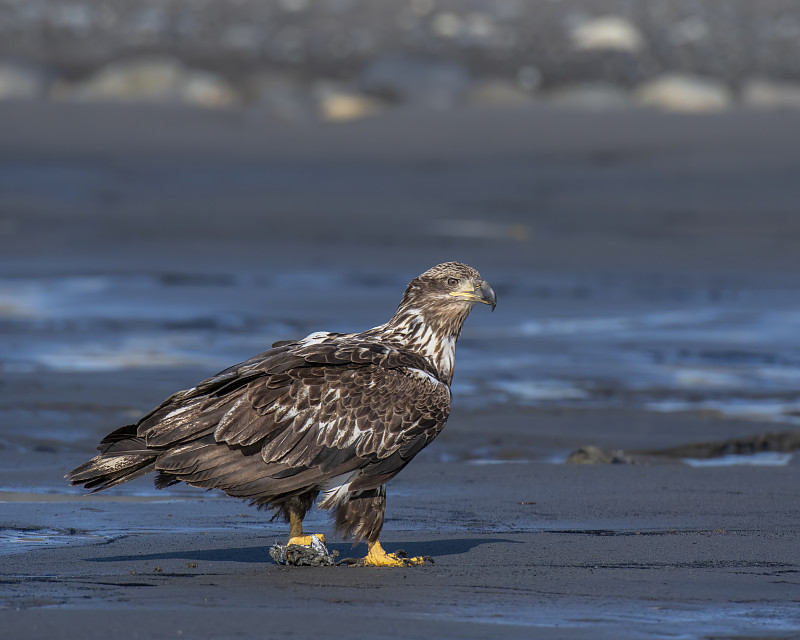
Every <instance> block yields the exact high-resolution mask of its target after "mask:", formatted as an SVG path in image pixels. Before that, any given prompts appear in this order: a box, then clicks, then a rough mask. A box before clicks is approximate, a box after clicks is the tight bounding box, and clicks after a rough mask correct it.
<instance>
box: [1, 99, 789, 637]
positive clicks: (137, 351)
mask: <svg viewBox="0 0 800 640" xmlns="http://www.w3.org/2000/svg"><path fill="white" fill-rule="evenodd" d="M0 122H1V123H2V125H3V126H2V129H3V135H2V138H0V234H1V235H0V241H2V246H3V251H2V254H1V255H0V278H1V279H2V290H0V294H2V298H0V333H2V335H3V341H4V344H6V345H8V346H7V348H5V349H4V351H5V355H4V356H2V358H0V469H2V483H0V514H2V515H1V516H0V529H2V531H0V533H1V534H2V537H0V543H1V544H0V547H1V549H0V552H1V553H2V555H0V616H1V617H2V628H3V632H2V633H3V635H4V637H9V638H50V639H55V638H75V637H81V638H108V637H110V634H112V632H113V635H114V637H117V638H135V637H156V638H174V637H195V638H199V637H208V638H236V637H249V636H258V637H298V638H306V637H312V636H313V637H324V638H339V637H348V638H422V637H427V638H490V637H491V638H506V637H508V638H529V637H545V638H669V637H681V638H754V637H768V638H793V637H799V636H800V553H798V549H800V533H798V529H797V522H798V518H800V492H799V491H798V487H800V460H799V459H798V454H797V453H796V452H795V453H794V454H792V453H791V452H775V451H773V452H770V451H767V452H763V453H764V454H765V455H763V456H759V455H756V456H750V457H748V456H743V457H738V458H737V457H736V456H733V457H728V458H725V459H720V460H717V461H716V462H717V463H716V464H715V463H714V462H713V461H712V462H709V461H705V463H704V462H702V461H700V462H698V461H696V460H694V461H689V462H686V461H683V460H680V459H659V460H653V461H647V462H646V463H643V464H597V465H574V464H565V463H564V460H565V459H566V457H567V455H568V454H569V452H570V451H572V450H574V449H576V448H578V447H580V446H584V445H596V446H599V447H601V448H603V449H606V450H618V449H622V450H625V451H638V450H649V449H658V448H666V447H673V446H677V445H682V444H686V443H691V442H712V441H723V440H728V439H731V438H746V437H749V436H754V435H757V434H764V433H767V432H777V431H796V429H797V426H796V425H797V416H798V407H797V401H798V396H797V384H798V382H800V374H799V373H798V371H800V343H798V338H797V337H796V335H795V334H796V333H797V332H796V326H797V325H796V322H797V318H798V317H800V303H798V300H799V299H800V298H798V293H800V292H799V291H798V282H800V280H799V279H798V277H797V276H798V272H799V271H800V253H798V251H797V246H798V239H800V218H798V216H797V204H798V202H800V182H798V180H797V170H798V167H800V145H798V144H797V132H798V131H800V128H798V125H799V124H800V122H798V119H797V116H795V115H792V114H780V113H778V114H772V115H765V114H756V113H747V112H737V111H734V112H730V113H726V114H721V115H717V116H713V117H702V116H674V115H671V116H670V115H664V114H658V113H650V112H644V111H635V112H613V113H602V114H598V113H586V112H570V111H550V110H545V109H531V110H527V109H526V110H510V111H502V112H486V111H471V110H462V111H453V112H441V113H437V112H415V111H404V110H398V111H395V112H392V113H390V114H387V115H385V116H381V117H379V118H376V119H374V120H364V121H360V122H356V123H351V124H346V125H308V126H302V127H287V126H286V125H282V124H280V123H275V122H270V121H265V120H262V119H260V118H259V117H258V115H257V114H256V113H253V112H250V111H235V110H231V111H219V112H213V113H212V112H203V111H192V110H183V109H178V108H155V107H152V108H147V109H142V108H129V107H103V106H88V105H86V106H80V107H78V106H74V105H73V106H70V105H54V104H49V105H48V104H41V103H32V104H25V103H16V104H14V103H7V104H2V105H0ZM447 259H460V260H464V261H466V262H469V263H471V264H473V265H474V266H476V267H477V268H479V269H480V270H481V272H482V274H483V276H484V277H486V278H487V279H488V280H489V281H490V282H491V283H492V284H493V286H494V287H495V289H496V291H497V294H498V307H497V310H496V312H495V313H494V314H489V313H481V312H483V311H485V310H484V309H476V310H475V312H474V313H473V315H472V317H471V318H470V319H469V321H468V323H467V326H466V328H465V331H464V335H463V338H462V342H461V343H460V345H459V347H460V348H459V353H458V355H457V370H456V380H455V386H454V405H455V408H454V411H453V413H452V415H451V418H450V422H449V424H448V427H447V428H446V429H445V431H444V433H443V435H442V437H441V438H440V440H439V441H437V442H436V443H434V444H433V445H432V446H431V447H430V448H429V449H426V450H425V451H424V452H423V453H422V454H420V456H419V457H418V459H416V460H415V461H414V462H413V463H412V464H411V465H410V466H409V467H408V468H407V469H406V470H405V471H404V472H403V473H402V474H401V475H400V476H399V477H398V478H397V479H396V480H395V481H393V482H392V483H391V485H390V486H389V507H388V512H387V524H386V528H385V533H384V546H386V547H387V548H389V549H397V548H400V549H404V550H405V551H407V552H408V553H409V554H414V555H416V554H426V555H431V556H433V558H434V559H435V564H433V565H427V566H424V567H417V568H408V569H398V570H380V569H377V570H376V569H370V568H355V567H344V566H342V567H326V568H305V567H294V568H292V567H282V566H278V565H276V564H274V563H273V562H272V561H271V560H270V559H269V556H268V553H267V550H268V547H269V546H270V545H271V544H273V543H274V542H275V541H282V540H283V539H284V538H285V531H284V527H283V525H281V524H280V523H278V522H269V517H268V515H266V514H264V513H260V512H257V511H255V510H253V509H250V508H248V507H247V506H246V505H244V504H243V503H240V502H237V501H236V500H232V499H228V498H224V497H223V496H219V495H217V494H215V493H203V492H201V491H199V490H193V489H191V488H188V487H175V488H172V489H170V490H166V491H163V492H156V491H155V490H154V489H153V488H152V485H151V484H150V483H149V481H148V480H147V479H142V480H139V481H136V482H135V483H132V484H131V485H126V486H123V487H120V488H119V489H115V490H113V491H110V492H107V493H105V494H100V495H99V496H98V497H90V498H84V497H81V495H80V493H79V492H78V491H77V490H75V489H70V488H69V487H67V486H66V485H65V484H64V482H63V480H62V476H63V474H64V473H65V472H66V471H67V470H69V469H70V468H72V467H73V466H74V465H76V464H78V463H80V462H82V461H83V460H84V459H86V458H87V457H88V456H89V455H91V453H92V450H93V447H94V446H95V444H96V443H97V441H98V439H99V438H100V437H102V436H103V435H104V434H105V433H107V432H108V431H109V430H111V429H113V428H114V427H116V426H118V425H121V424H126V423H128V422H130V421H132V420H134V419H135V418H136V417H137V416H139V415H141V413H143V412H144V411H147V410H148V409H149V408H150V407H151V406H152V405H154V404H155V403H157V402H159V401H160V400H161V399H162V398H163V397H165V396H166V395H167V394H169V393H171V392H172V391H174V390H176V389H179V388H184V387H186V386H189V385H191V384H194V383H195V382H197V381H198V380H199V379H201V378H202V377H205V376H207V375H209V374H211V373H213V372H215V371H217V370H219V369H221V368H223V367H224V366H226V365H227V364H231V363H232V362H235V361H237V360H240V359H243V358H245V357H247V356H248V355H251V354H253V353H256V352H258V351H260V350H261V349H262V348H263V347H264V345H268V344H270V343H271V342H272V341H274V340H278V339H281V338H290V337H298V336H301V335H305V334H306V333H308V332H310V331H312V330H316V329H331V330H345V331H347V330H352V329H358V328H364V327H367V326H372V325H374V324H377V323H378V322H382V321H383V320H385V319H386V317H388V315H389V314H390V313H391V312H392V311H393V310H394V307H395V305H396V304H397V302H398V299H399V295H400V293H401V291H402V287H403V286H404V284H405V283H406V282H407V281H408V280H409V279H410V278H411V277H413V276H415V275H416V274H418V273H419V272H420V271H422V270H423V269H425V268H427V267H428V266H430V265H432V264H435V263H437V262H440V261H442V260H447ZM310 524H311V525H312V527H313V528H315V529H316V530H319V531H320V532H324V533H329V532H330V529H331V527H330V525H329V523H328V522H327V519H326V517H325V514H320V513H314V514H312V515H311V516H310ZM332 548H333V549H335V550H337V551H339V552H340V554H341V555H342V557H345V556H348V555H351V554H354V555H361V554H363V551H364V550H363V549H362V548H356V549H355V550H351V548H350V546H349V544H347V543H343V542H341V541H334V542H333V544H332Z"/></svg>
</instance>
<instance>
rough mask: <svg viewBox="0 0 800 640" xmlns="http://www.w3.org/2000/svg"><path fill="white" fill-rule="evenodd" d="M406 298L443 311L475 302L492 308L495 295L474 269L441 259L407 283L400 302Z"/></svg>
mask: <svg viewBox="0 0 800 640" xmlns="http://www.w3.org/2000/svg"><path fill="white" fill-rule="evenodd" d="M407 302H412V303H413V304H417V303H418V304H419V305H420V306H421V307H435V308H437V309H440V310H441V311H443V312H445V313H446V312H448V311H449V312H451V313H461V312H463V311H464V310H466V311H467V312H469V311H470V310H471V309H472V305H474V304H475V303H476V302H482V303H483V304H490V305H492V311H494V307H495V305H496V304H497V298H496V297H495V294H494V291H493V290H492V288H491V287H490V286H489V283H488V282H486V281H485V280H484V279H483V278H481V274H480V273H478V272H477V271H476V270H475V269H473V268H472V267H470V266H469V265H466V264H463V263H461V262H443V263H442V264H437V265H436V266H435V267H431V268H430V269H428V270H427V271H426V272H425V273H423V274H421V275H419V276H417V277H416V278H414V279H413V280H412V281H411V282H410V283H409V284H408V287H407V288H406V292H405V295H404V296H403V305H405V304H406V303H407Z"/></svg>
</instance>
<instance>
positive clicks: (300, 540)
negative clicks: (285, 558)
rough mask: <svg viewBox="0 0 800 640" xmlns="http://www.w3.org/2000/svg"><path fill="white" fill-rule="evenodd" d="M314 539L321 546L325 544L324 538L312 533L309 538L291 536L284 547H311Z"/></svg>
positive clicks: (321, 535)
mask: <svg viewBox="0 0 800 640" xmlns="http://www.w3.org/2000/svg"><path fill="white" fill-rule="evenodd" d="M314 538H316V539H317V540H319V541H320V542H321V543H322V544H323V545H324V544H325V536H324V535H323V534H321V533H312V534H311V535H310V536H292V537H291V538H289V542H287V543H286V546H287V547H288V546H289V545H292V544H299V545H300V546H301V547H313V546H314Z"/></svg>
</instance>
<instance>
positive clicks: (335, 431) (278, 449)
mask: <svg viewBox="0 0 800 640" xmlns="http://www.w3.org/2000/svg"><path fill="white" fill-rule="evenodd" d="M449 410H450V390H449V386H448V385H447V384H446V383H444V382H442V381H440V380H438V379H437V377H436V373H435V371H434V370H433V368H432V367H431V365H430V363H429V362H427V361H426V359H425V358H424V357H423V356H421V355H419V354H416V353H413V352H410V351H406V350H404V349H402V348H400V347H398V346H397V345H392V344H387V343H385V342H381V341H378V340H377V339H376V338H375V336H374V335H370V334H369V333H365V334H312V335H311V336H309V337H308V338H306V339H304V340H301V341H297V342H292V343H281V344H280V346H277V347H274V348H272V349H270V350H268V351H265V352H264V353H262V354H259V355H258V356H255V357H254V358H251V359H250V360H248V361H246V362H243V363H241V364H240V365H237V366H234V367H231V368H229V369H226V370H225V371H222V372H220V373H219V374H217V375H216V376H213V377H211V378H209V379H207V380H204V381H203V382H201V383H200V384H198V385H197V386H196V387H193V388H192V389H188V390H185V391H181V392H178V393H176V394H174V395H173V396H171V397H170V398H168V399H167V400H165V401H164V403H163V404H162V405H160V406H159V407H157V408H156V409H154V410H153V411H151V412H150V413H149V414H148V415H146V416H145V417H144V418H142V420H140V421H139V422H138V423H137V424H136V425H135V428H136V437H137V438H139V439H141V441H142V442H143V443H144V445H145V446H146V447H147V449H149V450H150V451H152V452H153V453H156V454H157V457H156V459H155V470H157V471H159V472H160V477H159V480H158V483H159V484H160V485H162V486H163V485H167V484H171V483H173V482H177V481H181V480H182V481H185V482H188V483H189V484H192V485H196V486H200V487H205V488H216V489H222V490H223V491H225V492H226V493H228V494H230V495H234V496H238V497H242V498H247V499H250V500H253V501H254V502H258V503H263V504H269V503H271V502H273V501H275V499H276V497H279V498H280V497H285V496H287V495H290V494H292V493H296V492H304V491H307V490H309V489H310V488H313V487H319V486H321V485H322V484H323V483H324V482H325V481H326V480H329V479H330V478H335V477H339V476H342V475H343V474H348V473H351V472H354V471H358V472H359V473H358V474H354V475H353V482H352V483H351V485H350V488H351V489H352V490H357V489H368V488H372V487H375V486H379V485H380V484H383V483H384V482H386V481H387V480H388V479H389V478H391V477H392V476H394V475H395V474H396V473H398V472H399V471H400V470H401V469H402V468H403V467H404V466H405V465H406V464H408V462H409V461H410V460H411V459H412V458H413V457H414V456H415V455H416V454H417V453H418V452H419V451H421V450H422V448H424V447H425V446H426V445H427V444H429V443H430V442H431V441H432V440H433V439H434V438H435V437H436V436H437V435H438V433H439V432H440V431H441V429H442V428H443V427H444V424H445V422H446V420H447V416H448V414H449ZM115 433H116V432H115ZM112 436H113V434H112ZM109 438H111V436H109ZM109 438H106V440H104V441H103V442H102V443H101V445H100V447H99V448H100V450H101V452H103V450H104V447H105V446H107V445H108V440H109Z"/></svg>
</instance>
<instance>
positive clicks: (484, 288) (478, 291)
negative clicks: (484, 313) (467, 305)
mask: <svg viewBox="0 0 800 640" xmlns="http://www.w3.org/2000/svg"><path fill="white" fill-rule="evenodd" d="M450 295H451V296H455V297H457V298H465V299H467V300H469V301H471V302H481V303H483V304H490V305H492V311H494V308H495V306H496V305H497V296H495V294H494V289H492V287H491V286H490V285H489V283H488V282H486V281H485V280H481V281H479V282H478V283H476V284H475V285H474V287H473V289H472V290H468V291H463V290H462V291H451V292H450Z"/></svg>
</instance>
